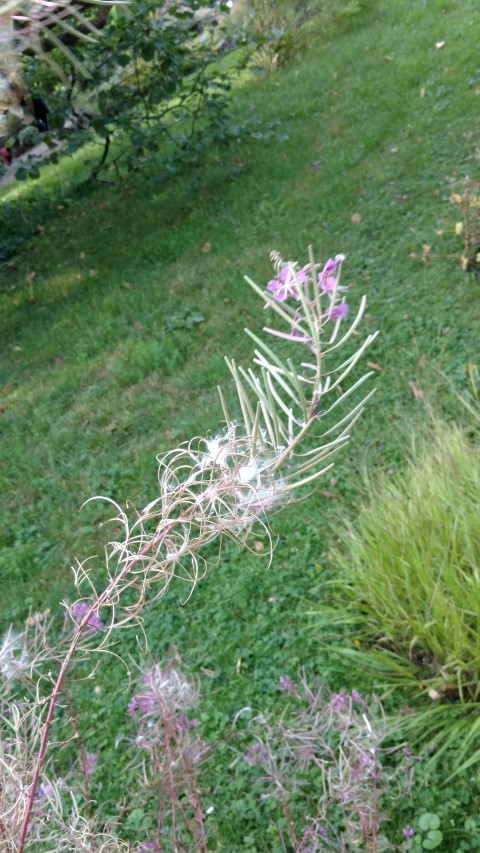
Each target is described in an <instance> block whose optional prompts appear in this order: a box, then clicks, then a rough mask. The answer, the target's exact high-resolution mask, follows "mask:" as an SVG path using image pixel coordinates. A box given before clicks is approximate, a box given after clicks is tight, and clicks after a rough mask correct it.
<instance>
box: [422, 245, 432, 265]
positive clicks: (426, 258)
mask: <svg viewBox="0 0 480 853" xmlns="http://www.w3.org/2000/svg"><path fill="white" fill-rule="evenodd" d="M431 249H432V247H431V246H429V245H428V243H424V244H423V246H422V261H423V263H424V264H428V263H430V256H431Z"/></svg>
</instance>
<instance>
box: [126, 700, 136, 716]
mask: <svg viewBox="0 0 480 853" xmlns="http://www.w3.org/2000/svg"><path fill="white" fill-rule="evenodd" d="M137 710H138V702H137V698H136V696H132V698H131V699H130V702H129V703H128V706H127V714H128V716H129V717H134V716H135V711H137Z"/></svg>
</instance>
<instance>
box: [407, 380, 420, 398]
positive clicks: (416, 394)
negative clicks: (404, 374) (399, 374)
mask: <svg viewBox="0 0 480 853" xmlns="http://www.w3.org/2000/svg"><path fill="white" fill-rule="evenodd" d="M408 385H409V388H410V390H411V392H412V394H413V396H414V397H415V399H416V400H423V391H422V389H421V388H419V387H418V385H417V383H416V382H414V381H413V379H411V380H410V382H409V383H408Z"/></svg>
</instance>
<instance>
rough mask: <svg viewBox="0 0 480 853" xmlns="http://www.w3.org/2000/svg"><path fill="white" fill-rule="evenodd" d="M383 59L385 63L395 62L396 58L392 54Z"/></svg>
mask: <svg viewBox="0 0 480 853" xmlns="http://www.w3.org/2000/svg"><path fill="white" fill-rule="evenodd" d="M383 59H384V62H393V59H394V57H393V56H392V54H391V53H387V55H386V56H384V57H383Z"/></svg>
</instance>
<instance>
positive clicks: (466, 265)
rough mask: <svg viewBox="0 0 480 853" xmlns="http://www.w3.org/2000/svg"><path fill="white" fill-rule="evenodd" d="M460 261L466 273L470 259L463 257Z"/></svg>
mask: <svg viewBox="0 0 480 853" xmlns="http://www.w3.org/2000/svg"><path fill="white" fill-rule="evenodd" d="M460 261H461V264H462V270H463V271H464V272H465V270H468V258H467V256H466V255H462V257H461V258H460Z"/></svg>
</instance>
